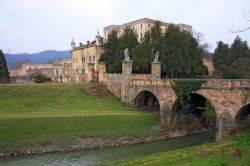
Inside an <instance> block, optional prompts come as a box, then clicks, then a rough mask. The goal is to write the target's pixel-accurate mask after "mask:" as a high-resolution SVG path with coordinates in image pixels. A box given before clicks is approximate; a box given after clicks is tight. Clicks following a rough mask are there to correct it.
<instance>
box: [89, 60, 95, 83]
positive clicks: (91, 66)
mask: <svg viewBox="0 0 250 166" xmlns="http://www.w3.org/2000/svg"><path fill="white" fill-rule="evenodd" d="M94 74H95V64H94V63H88V82H93V81H94Z"/></svg>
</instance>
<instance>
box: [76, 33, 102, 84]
mask: <svg viewBox="0 0 250 166" xmlns="http://www.w3.org/2000/svg"><path fill="white" fill-rule="evenodd" d="M102 53H103V48H102V38H101V36H100V35H99V32H98V34H97V35H96V37H95V41H93V42H91V43H90V42H89V41H87V44H86V45H83V44H82V43H80V44H79V46H77V47H76V43H75V42H74V40H72V42H71V60H72V72H71V81H72V82H84V81H85V80H86V79H87V74H88V67H89V65H93V66H94V71H95V72H97V71H98V68H99V67H98V61H99V59H100V56H101V54H102Z"/></svg>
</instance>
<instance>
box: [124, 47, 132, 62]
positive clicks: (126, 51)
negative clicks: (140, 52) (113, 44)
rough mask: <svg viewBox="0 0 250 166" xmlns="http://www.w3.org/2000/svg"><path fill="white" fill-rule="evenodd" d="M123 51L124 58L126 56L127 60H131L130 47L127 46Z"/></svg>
mask: <svg viewBox="0 0 250 166" xmlns="http://www.w3.org/2000/svg"><path fill="white" fill-rule="evenodd" d="M123 52H124V58H125V60H127V61H128V60H130V58H129V51H128V48H125V50H124V51H123Z"/></svg>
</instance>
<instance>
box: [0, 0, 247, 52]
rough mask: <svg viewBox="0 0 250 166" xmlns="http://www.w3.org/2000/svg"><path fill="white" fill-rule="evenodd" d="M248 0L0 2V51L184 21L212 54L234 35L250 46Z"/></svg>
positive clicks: (57, 46)
mask: <svg viewBox="0 0 250 166" xmlns="http://www.w3.org/2000/svg"><path fill="white" fill-rule="evenodd" d="M244 11H245V12H247V13H248V15H249V18H250V0H186V1H184V0H0V49H2V50H3V51H4V52H10V53H23V52H27V53H35V52H39V51H43V50H48V49H50V50H68V49H70V45H69V44H70V42H71V39H72V37H73V38H74V39H75V41H76V42H77V43H79V42H83V43H85V42H86V41H87V40H94V37H95V35H96V34H97V30H100V33H101V34H102V30H103V27H105V26H108V25H110V24H123V23H126V22H129V21H133V20H136V19H140V18H144V17H147V18H152V19H159V20H161V21H165V22H172V23H185V24H189V25H192V26H193V29H194V30H195V31H198V32H201V33H203V34H204V39H205V41H206V42H208V43H209V44H210V45H211V48H210V50H211V51H213V50H214V48H215V47H216V43H217V41H219V40H222V41H224V42H226V43H232V41H233V39H234V38H235V37H236V35H239V36H240V37H241V38H242V39H243V40H247V41H248V43H250V30H249V31H246V32H243V33H239V34H232V33H230V32H229V31H230V30H237V29H240V28H244V27H246V26H250V21H249V22H247V21H246V20H245V19H244V17H243V12H244Z"/></svg>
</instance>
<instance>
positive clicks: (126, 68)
mask: <svg viewBox="0 0 250 166" xmlns="http://www.w3.org/2000/svg"><path fill="white" fill-rule="evenodd" d="M130 74H132V61H131V60H123V61H122V80H121V100H122V102H124V103H128V104H130V102H131V101H130V98H129V94H130Z"/></svg>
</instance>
